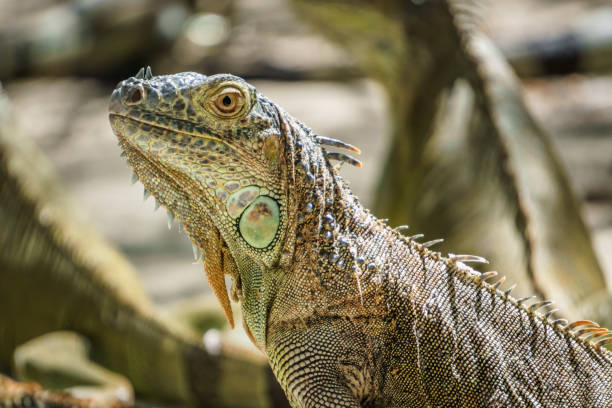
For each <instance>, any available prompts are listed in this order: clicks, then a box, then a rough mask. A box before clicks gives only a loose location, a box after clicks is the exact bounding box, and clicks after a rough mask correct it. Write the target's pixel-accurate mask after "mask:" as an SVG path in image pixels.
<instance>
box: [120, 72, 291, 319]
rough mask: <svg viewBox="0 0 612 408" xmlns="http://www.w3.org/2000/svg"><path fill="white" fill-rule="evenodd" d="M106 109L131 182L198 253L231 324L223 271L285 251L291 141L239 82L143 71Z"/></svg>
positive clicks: (268, 262)
mask: <svg viewBox="0 0 612 408" xmlns="http://www.w3.org/2000/svg"><path fill="white" fill-rule="evenodd" d="M109 110H110V122H111V126H112V128H113V131H114V133H115V135H116V136H117V137H118V139H119V142H120V146H121V148H122V149H123V151H124V153H125V155H126V157H127V160H128V162H129V164H130V166H131V167H132V168H133V170H134V172H135V175H136V176H137V178H138V180H140V181H141V182H142V183H143V184H144V186H145V189H146V190H147V191H148V192H150V193H151V194H152V195H153V196H154V197H155V199H156V200H157V201H158V202H159V203H160V204H161V205H163V206H164V207H165V208H166V209H167V210H168V212H169V216H172V217H175V218H176V219H178V220H179V221H180V222H181V223H182V224H183V226H184V229H185V231H186V232H187V233H188V235H189V236H190V238H191V239H192V241H193V242H194V244H195V245H197V246H198V247H199V249H200V250H202V252H203V255H204V265H205V269H206V273H207V277H208V280H209V283H210V284H211V287H212V288H213V290H214V292H215V294H216V295H217V297H218V298H219V300H220V302H221V304H222V306H223V307H224V310H225V313H226V316H227V318H228V319H229V321H230V324H232V325H233V320H232V315H231V307H230V305H229V299H228V295H227V290H226V287H225V280H224V274H225V273H227V272H228V271H232V270H236V267H237V266H238V269H239V268H240V266H241V265H251V264H257V265H261V266H267V267H272V266H274V265H275V264H278V263H279V262H280V258H281V254H282V253H283V252H285V253H286V252H287V251H290V250H291V248H290V247H289V246H290V243H289V242H287V240H286V239H285V237H286V235H287V228H286V227H285V226H286V225H287V224H288V223H289V214H290V213H291V211H290V207H291V204H292V202H291V201H290V200H289V191H288V190H289V189H288V188H287V186H288V184H289V183H291V181H292V179H293V177H292V171H293V161H292V160H290V159H289V158H290V156H291V154H292V153H291V152H289V151H287V150H288V148H290V147H291V146H293V143H286V140H285V139H286V138H287V137H290V136H288V134H287V132H286V131H285V129H286V126H287V124H286V123H283V122H284V119H283V117H282V114H281V112H280V111H279V109H278V108H277V106H276V105H275V104H273V103H272V102H270V101H268V100H267V99H265V98H264V97H263V96H262V95H261V94H259V93H258V92H257V91H256V90H255V88H253V87H252V86H251V85H249V84H247V83H246V82H245V81H244V80H242V79H241V78H238V77H236V76H233V75H227V74H222V75H214V76H205V75H201V74H198V73H194V72H186V73H180V74H176V75H164V76H155V77H153V76H152V75H151V73H150V69H149V68H147V72H146V75H145V74H144V70H141V71H140V72H139V74H137V75H136V76H135V77H131V78H129V79H126V80H124V81H122V82H121V83H120V84H119V85H118V86H117V88H116V89H115V91H114V92H113V94H112V96H111V101H110V107H109ZM232 268H233V269H232ZM234 278H235V276H234Z"/></svg>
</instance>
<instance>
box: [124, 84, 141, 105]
mask: <svg viewBox="0 0 612 408" xmlns="http://www.w3.org/2000/svg"><path fill="white" fill-rule="evenodd" d="M142 101H144V89H142V87H140V86H136V87H134V88H132V89H130V90H129V91H128V94H127V97H126V98H125V104H126V105H138V104H140V103H141V102H142Z"/></svg>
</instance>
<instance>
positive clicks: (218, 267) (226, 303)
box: [200, 228, 234, 329]
mask: <svg viewBox="0 0 612 408" xmlns="http://www.w3.org/2000/svg"><path fill="white" fill-rule="evenodd" d="M209 231H210V233H208V234H207V237H206V239H204V240H201V241H200V242H203V243H204V248H203V249H204V251H203V252H204V253H203V254H204V272H206V279H207V280H208V284H209V285H210V287H211V289H212V291H213V293H214V294H215V296H217V299H218V300H219V303H221V307H222V308H223V312H224V313H225V317H226V318H227V321H228V323H229V325H230V327H231V328H232V329H233V328H234V315H233V314H232V306H231V304H230V300H229V296H228V295H227V286H225V273H224V268H223V241H222V239H221V235H220V234H219V231H218V230H217V229H216V228H210V229H209Z"/></svg>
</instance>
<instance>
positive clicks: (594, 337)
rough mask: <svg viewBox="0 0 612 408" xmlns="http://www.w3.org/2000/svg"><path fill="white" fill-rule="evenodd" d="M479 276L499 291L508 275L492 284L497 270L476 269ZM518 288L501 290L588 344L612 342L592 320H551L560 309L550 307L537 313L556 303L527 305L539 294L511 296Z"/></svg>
mask: <svg viewBox="0 0 612 408" xmlns="http://www.w3.org/2000/svg"><path fill="white" fill-rule="evenodd" d="M449 260H450V261H451V262H453V263H455V262H461V263H465V262H478V263H488V261H487V260H486V259H484V258H482V257H479V256H475V255H454V254H449ZM475 272H476V274H477V276H478V278H479V279H480V280H481V281H482V282H483V283H485V284H487V285H490V286H491V287H492V288H493V289H494V290H496V291H498V292H499V287H500V286H501V285H502V284H503V283H504V282H505V280H506V277H505V276H502V277H501V278H500V279H499V280H498V281H497V282H496V283H494V284H490V283H489V282H487V280H488V279H490V278H492V277H495V276H497V271H489V272H484V273H480V272H478V271H475ZM515 288H516V284H514V285H512V286H511V287H509V288H508V289H506V290H504V291H502V292H501V294H502V295H503V296H504V297H505V298H506V299H510V300H511V301H513V302H515V303H516V305H517V306H518V307H520V308H522V309H524V310H525V311H527V312H528V313H530V314H534V315H538V316H540V318H541V319H542V320H544V321H546V322H548V323H549V324H550V325H551V326H552V327H554V328H556V329H560V330H563V331H564V332H565V333H567V334H569V335H571V336H572V337H574V338H576V339H578V340H581V341H583V342H585V343H587V344H590V345H592V346H594V347H595V348H596V349H598V350H599V349H601V347H603V346H605V345H607V344H612V331H610V330H608V329H606V328H604V327H600V326H599V324H597V323H595V322H593V321H591V320H578V321H575V322H572V323H569V322H568V321H567V320H566V319H554V320H551V319H552V317H553V315H554V314H555V313H556V312H557V311H558V309H550V310H548V311H547V312H546V313H544V314H540V313H536V312H538V311H539V310H541V309H544V308H547V307H549V306H551V305H553V304H554V302H553V301H551V300H542V301H538V302H535V303H533V304H531V305H529V306H526V304H525V302H527V301H528V300H531V299H535V298H536V297H537V296H526V297H523V298H519V299H516V300H513V299H512V298H511V297H510V293H511V292H512V291H513V290H514V289H515Z"/></svg>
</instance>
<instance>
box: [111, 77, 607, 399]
mask: <svg viewBox="0 0 612 408" xmlns="http://www.w3.org/2000/svg"><path fill="white" fill-rule="evenodd" d="M110 121H111V125H112V127H113V130H114V132H115V134H116V135H117V137H118V139H119V141H120V145H121V147H122V149H123V150H124V152H125V153H126V155H127V158H128V162H129V163H130V165H131V166H132V167H133V169H134V171H135V172H136V174H137V176H138V178H139V179H140V181H142V183H143V184H144V185H145V187H146V188H147V189H148V190H149V191H150V192H151V193H152V194H153V195H154V196H155V197H156V199H157V200H159V201H160V203H161V204H163V205H164V206H166V208H168V210H169V211H170V212H171V214H172V216H174V217H176V218H178V219H180V221H181V222H182V223H183V225H184V227H185V230H186V232H187V233H188V234H189V236H190V237H191V239H192V241H193V242H194V244H195V245H197V246H198V247H199V248H200V249H202V250H203V253H204V257H205V267H206V272H207V275H208V279H209V281H210V283H211V286H212V287H213V289H214V290H215V293H216V294H217V296H218V297H219V299H220V301H221V304H222V305H223V307H224V309H225V310H226V312H227V314H228V318H229V317H230V316H231V315H230V314H229V310H230V304H229V301H228V296H227V292H226V288H225V282H224V279H223V277H224V274H230V276H231V277H232V278H233V280H234V286H233V288H232V294H233V295H234V296H235V298H236V299H238V300H239V301H240V304H241V307H242V312H243V315H244V317H245V321H244V326H245V329H246V331H247V332H248V333H249V334H250V335H251V337H252V340H253V341H254V343H255V344H256V345H257V346H258V347H259V348H260V349H261V350H262V351H264V352H265V353H266V355H267V356H268V359H269V361H270V365H271V366H272V369H273V371H274V373H275V375H276V377H277V379H278V380H279V382H280V384H281V386H282V387H283V389H284V390H285V392H286V394H287V396H288V398H289V400H290V402H291V404H292V406H294V407H422V406H453V407H455V406H483V407H485V406H486V407H489V406H549V407H558V406H609V405H611V404H612V391H611V390H612V354H611V353H610V352H608V351H607V350H605V349H602V348H601V345H602V344H603V343H606V340H605V338H604V340H601V337H600V336H602V335H607V333H608V332H607V330H606V329H598V328H597V327H596V325H592V324H590V323H591V322H585V321H583V322H577V323H575V324H572V325H568V326H566V325H565V322H563V321H551V320H549V319H548V317H546V316H545V315H543V314H541V313H539V312H537V309H540V308H542V307H543V305H542V304H534V306H533V307H529V306H527V305H526V302H525V300H519V301H517V300H515V299H514V298H512V297H511V296H510V295H509V293H510V292H509V291H506V292H501V291H499V290H497V287H496V286H494V285H491V284H489V283H487V282H486V279H488V278H490V277H492V276H493V274H480V273H479V272H476V271H474V270H473V269H471V268H469V267H467V266H466V265H465V262H469V261H483V260H482V259H481V258H478V257H472V256H465V255H463V256H462V255H459V256H456V255H449V256H448V257H443V256H442V255H441V254H440V253H438V252H433V251H430V250H429V249H427V248H426V247H425V246H424V245H422V244H419V243H417V242H414V241H412V240H410V239H407V238H405V237H404V236H402V235H401V234H400V233H399V232H398V231H397V230H394V229H392V228H390V227H388V226H386V225H385V224H384V223H383V222H381V221H380V220H378V219H377V218H376V217H374V216H373V215H372V214H370V213H369V212H368V210H367V209H365V208H364V207H362V206H361V204H360V203H359V202H358V200H357V199H356V197H354V196H353V195H352V193H351V191H350V189H349V188H348V187H347V185H346V184H345V182H344V181H343V180H342V178H341V177H340V176H339V175H338V173H337V169H336V168H335V167H333V166H332V165H331V164H330V161H329V160H330V159H341V160H342V161H349V162H350V161H351V159H350V158H348V157H347V156H345V155H343V154H333V153H329V152H327V150H326V149H324V148H323V147H322V146H323V145H332V144H335V145H338V143H335V142H333V141H330V140H327V139H324V138H321V137H318V136H316V135H315V134H314V133H313V132H312V131H311V130H310V129H308V128H307V127H306V126H304V125H303V124H301V123H299V122H298V121H297V120H295V119H294V118H292V117H291V116H289V115H288V114H287V113H286V112H284V111H283V110H282V109H281V108H280V107H278V106H277V105H275V104H274V103H273V102H271V101H269V100H267V99H266V98H265V97H264V96H263V95H261V94H260V93H258V92H257V91H256V90H255V89H254V88H253V87H252V86H251V85H249V84H247V83H246V82H244V81H243V80H242V79H240V78H238V77H235V76H232V75H226V74H224V75H215V76H211V77H207V76H204V75H201V74H197V73H193V72H190V73H181V74H176V75H169V76H158V77H153V76H152V75H151V73H150V70H147V75H142V73H139V74H138V75H137V76H136V77H132V78H129V79H127V80H125V81H123V82H122V83H120V84H119V86H118V88H117V89H116V90H115V91H114V92H113V95H112V97H111V103H110ZM345 147H347V148H348V149H349V150H353V151H358V149H356V148H353V147H352V146H345ZM251 193H252V194H251ZM237 198H239V199H237ZM578 328H579V329H578ZM587 333H588V334H589V335H592V336H594V337H590V339H589V341H586V340H585V339H584V338H583V337H581V336H584V335H585V334H587ZM597 340H600V341H597Z"/></svg>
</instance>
